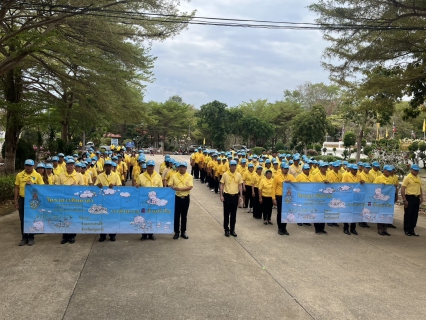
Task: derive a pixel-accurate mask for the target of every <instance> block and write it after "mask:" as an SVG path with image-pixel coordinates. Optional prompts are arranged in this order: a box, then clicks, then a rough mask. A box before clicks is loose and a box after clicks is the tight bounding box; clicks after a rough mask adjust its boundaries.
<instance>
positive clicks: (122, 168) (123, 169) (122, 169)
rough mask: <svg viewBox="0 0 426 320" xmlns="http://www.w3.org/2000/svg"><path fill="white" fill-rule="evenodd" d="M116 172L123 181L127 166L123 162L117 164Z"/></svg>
mask: <svg viewBox="0 0 426 320" xmlns="http://www.w3.org/2000/svg"><path fill="white" fill-rule="evenodd" d="M117 172H118V173H119V174H120V178H121V180H124V179H125V178H126V177H125V176H124V173H125V172H127V164H126V163H125V162H124V161H121V162H120V163H117Z"/></svg>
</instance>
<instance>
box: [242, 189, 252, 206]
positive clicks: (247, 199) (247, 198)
mask: <svg viewBox="0 0 426 320" xmlns="http://www.w3.org/2000/svg"><path fill="white" fill-rule="evenodd" d="M244 206H245V207H246V208H253V197H252V196H251V186H246V191H244ZM249 206H250V207H249Z"/></svg>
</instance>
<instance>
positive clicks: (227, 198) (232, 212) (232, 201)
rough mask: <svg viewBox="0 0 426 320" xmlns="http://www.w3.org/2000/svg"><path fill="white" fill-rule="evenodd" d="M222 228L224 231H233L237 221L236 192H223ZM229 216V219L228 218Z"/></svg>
mask: <svg viewBox="0 0 426 320" xmlns="http://www.w3.org/2000/svg"><path fill="white" fill-rule="evenodd" d="M223 198H224V201H223V228H224V229H225V231H229V230H230V231H235V223H236V222H237V207H238V193H237V194H228V193H224V194H223ZM229 217H231V219H229Z"/></svg>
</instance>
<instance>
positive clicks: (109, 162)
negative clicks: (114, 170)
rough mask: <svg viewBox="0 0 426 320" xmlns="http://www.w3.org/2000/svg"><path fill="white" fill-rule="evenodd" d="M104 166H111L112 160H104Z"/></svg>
mask: <svg viewBox="0 0 426 320" xmlns="http://www.w3.org/2000/svg"><path fill="white" fill-rule="evenodd" d="M104 166H112V161H111V160H106V161H105V163H104Z"/></svg>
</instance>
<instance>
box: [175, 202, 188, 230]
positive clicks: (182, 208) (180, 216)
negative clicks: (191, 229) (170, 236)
mask: <svg viewBox="0 0 426 320" xmlns="http://www.w3.org/2000/svg"><path fill="white" fill-rule="evenodd" d="M188 209H189V196H186V197H178V196H175V233H179V223H180V232H181V233H184V232H185V231H186V221H187V216H188Z"/></svg>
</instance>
